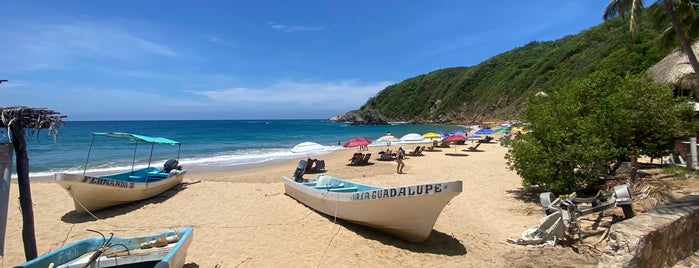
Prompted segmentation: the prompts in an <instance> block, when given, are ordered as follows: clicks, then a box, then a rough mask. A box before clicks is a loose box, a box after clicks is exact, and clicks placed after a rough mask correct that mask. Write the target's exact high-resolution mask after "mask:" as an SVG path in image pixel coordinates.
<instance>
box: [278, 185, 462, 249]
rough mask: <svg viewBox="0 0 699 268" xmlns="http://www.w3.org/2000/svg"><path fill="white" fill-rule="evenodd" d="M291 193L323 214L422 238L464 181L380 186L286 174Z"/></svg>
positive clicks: (286, 188) (415, 239)
mask: <svg viewBox="0 0 699 268" xmlns="http://www.w3.org/2000/svg"><path fill="white" fill-rule="evenodd" d="M282 181H283V182H284V191H285V193H286V194H287V195H289V196H291V197H292V198H294V199H296V200H298V201H299V202H301V203H303V204H305V205H306V206H308V207H310V208H312V209H315V210H317V211H319V212H321V213H323V214H327V215H329V216H333V217H337V218H340V219H344V220H347V221H351V222H355V223H358V224H361V225H365V226H369V227H372V228H375V229H379V230H382V231H385V232H387V233H389V234H393V235H395V236H398V237H400V238H403V239H405V240H407V241H410V242H422V241H424V240H425V239H427V238H428V237H429V235H430V233H431V232H432V228H433V227H434V224H435V222H436V221H437V218H438V217H439V214H441V213H442V209H444V207H445V206H446V205H447V203H449V201H450V200H451V199H452V198H453V197H454V196H457V195H458V194H460V193H461V191H462V184H463V183H462V182H461V181H446V182H434V183H425V184H418V185H409V186H399V187H387V188H384V187H377V186H371V185H365V184H359V183H355V182H351V181H347V180H342V179H338V178H335V177H331V176H328V175H324V174H321V175H318V176H317V177H316V178H315V179H311V181H313V182H308V183H299V182H295V181H294V180H293V179H289V178H287V177H282Z"/></svg>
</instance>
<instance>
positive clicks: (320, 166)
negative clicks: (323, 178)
mask: <svg viewBox="0 0 699 268" xmlns="http://www.w3.org/2000/svg"><path fill="white" fill-rule="evenodd" d="M315 162H316V165H315V166H314V167H313V168H312V169H311V170H313V172H314V173H322V172H325V171H326V170H325V160H316V161H315Z"/></svg>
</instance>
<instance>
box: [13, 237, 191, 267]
mask: <svg viewBox="0 0 699 268" xmlns="http://www.w3.org/2000/svg"><path fill="white" fill-rule="evenodd" d="M193 233H194V228H193V227H182V228H177V229H175V230H167V231H164V232H161V233H156V234H151V235H145V236H137V237H119V236H114V237H113V238H112V240H111V241H110V243H111V244H112V245H117V244H122V245H124V246H125V247H126V248H128V249H129V251H128V252H127V251H125V250H124V247H122V246H113V247H110V248H109V249H108V250H107V251H105V252H104V253H103V254H102V255H101V256H100V257H99V259H97V260H96V261H94V262H92V263H91V264H90V265H89V266H87V267H127V266H128V267H138V266H139V265H140V266H146V265H147V266H148V267H158V268H165V267H182V266H184V263H185V258H186V256H187V249H188V248H189V245H190V244H191V243H192V240H193V239H194V237H193ZM106 236H107V238H109V236H108V235H106ZM175 236H176V237H177V240H176V241H173V242H172V243H169V244H168V245H166V246H164V247H153V248H149V249H140V246H141V244H143V243H147V242H149V241H154V240H156V239H158V238H167V239H168V240H170V239H172V238H173V237H175ZM102 243H103V239H102V237H95V238H87V239H83V240H79V241H76V242H74V243H71V244H69V245H67V246H64V247H61V248H58V249H56V250H53V251H51V252H49V253H47V254H45V255H42V256H39V257H38V258H36V259H34V260H31V261H28V262H26V263H23V264H20V265H18V266H15V267H21V268H34V267H37V268H38V267H42V268H44V267H57V268H62V267H66V268H70V267H84V266H85V265H86V264H88V262H89V259H90V257H91V256H92V254H93V253H94V252H95V251H97V250H99V249H100V247H101V246H102Z"/></svg>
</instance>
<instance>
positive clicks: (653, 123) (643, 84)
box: [506, 72, 696, 192]
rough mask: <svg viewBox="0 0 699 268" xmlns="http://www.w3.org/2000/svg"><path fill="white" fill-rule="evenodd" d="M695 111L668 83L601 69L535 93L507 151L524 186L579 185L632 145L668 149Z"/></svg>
mask: <svg viewBox="0 0 699 268" xmlns="http://www.w3.org/2000/svg"><path fill="white" fill-rule="evenodd" d="M692 114H693V109H692V106H691V105H690V103H689V101H687V100H686V99H676V98H673V96H672V89H671V88H669V87H667V86H663V85H658V84H654V83H652V81H650V80H649V79H648V78H646V77H643V76H640V75H634V76H629V77H627V78H622V77H620V76H617V75H613V74H612V73H609V72H597V73H594V74H593V75H591V76H589V77H587V78H583V79H580V80H576V81H574V82H573V83H570V84H568V85H567V86H565V87H563V88H561V89H558V90H555V91H553V92H551V94H550V95H549V96H548V97H544V98H539V97H533V98H532V100H531V101H530V103H529V105H528V106H527V108H525V110H524V117H525V119H526V120H528V121H529V122H531V123H532V125H531V130H532V131H531V132H530V133H527V134H525V135H523V136H522V137H521V139H518V140H514V141H512V142H511V144H510V145H511V149H510V151H509V153H508V154H507V155H506V158H507V160H508V165H509V167H510V169H513V170H516V171H517V173H518V174H519V175H520V176H521V177H522V178H523V185H524V186H525V187H532V186H542V187H544V188H547V189H550V190H552V191H555V192H571V191H576V190H579V189H580V188H584V187H586V186H590V185H594V184H595V182H596V181H597V180H598V178H599V177H603V176H606V175H608V174H609V164H611V163H618V162H619V161H625V160H628V159H629V158H630V155H631V153H632V152H633V151H634V150H635V151H637V152H639V153H643V154H647V155H655V156H660V155H667V154H668V153H669V152H671V150H672V148H673V145H674V141H675V140H676V139H678V138H683V137H687V136H689V135H690V133H692V132H693V131H694V130H696V125H695V123H694V121H693V117H692Z"/></svg>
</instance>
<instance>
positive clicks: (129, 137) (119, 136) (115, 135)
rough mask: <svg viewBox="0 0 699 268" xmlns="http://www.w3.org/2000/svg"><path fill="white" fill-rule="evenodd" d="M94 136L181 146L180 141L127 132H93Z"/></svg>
mask: <svg viewBox="0 0 699 268" xmlns="http://www.w3.org/2000/svg"><path fill="white" fill-rule="evenodd" d="M92 135H95V136H106V137H112V138H117V139H125V140H132V141H142V142H148V143H162V144H170V145H178V144H180V142H178V141H173V140H171V139H167V138H163V137H149V136H143V135H138V134H131V133H125V132H93V133H92Z"/></svg>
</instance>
